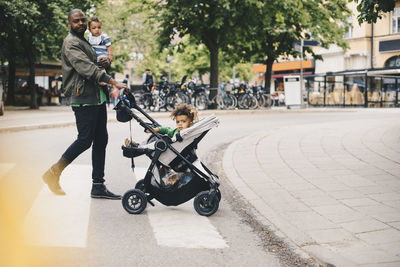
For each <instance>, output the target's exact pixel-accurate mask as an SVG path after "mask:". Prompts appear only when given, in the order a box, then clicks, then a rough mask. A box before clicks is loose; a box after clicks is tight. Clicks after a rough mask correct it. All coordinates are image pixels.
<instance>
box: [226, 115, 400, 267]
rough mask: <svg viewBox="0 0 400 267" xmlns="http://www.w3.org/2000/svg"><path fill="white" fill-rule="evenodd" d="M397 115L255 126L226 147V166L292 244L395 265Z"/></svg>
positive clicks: (399, 221)
mask: <svg viewBox="0 0 400 267" xmlns="http://www.w3.org/2000/svg"><path fill="white" fill-rule="evenodd" d="M399 122H400V121H399V119H397V121H395V119H391V120H383V121H378V120H371V122H370V123H368V124H367V125H366V124H365V122H364V123H360V122H358V123H357V121H351V122H335V123H332V122H328V123H325V124H317V125H313V124H308V125H302V126H287V127H285V128H281V129H278V130H274V131H269V132H267V131H265V132H257V133H254V134H253V135H251V136H248V137H245V138H242V139H240V140H237V141H235V142H233V143H232V144H231V145H230V146H229V147H228V148H227V150H226V151H225V154H224V158H223V169H224V171H225V173H226V175H227V177H229V180H230V182H231V183H232V184H233V186H234V187H235V188H236V189H237V190H238V191H239V192H240V193H241V194H242V195H243V196H244V197H245V199H247V200H248V201H249V203H250V204H251V205H253V206H254V207H255V208H256V210H257V211H258V212H259V214H258V215H259V217H260V218H261V219H262V220H263V223H264V224H266V225H268V226H269V228H270V229H272V230H274V231H275V232H276V233H277V234H278V235H279V236H281V237H283V238H284V239H285V240H286V241H287V242H288V243H289V244H291V245H292V247H293V248H294V249H295V250H297V251H299V250H300V252H302V253H304V252H306V253H308V254H310V255H312V256H314V257H316V258H318V259H319V260H321V261H323V262H325V263H330V264H334V265H336V266H400V142H399V132H400V123H399Z"/></svg>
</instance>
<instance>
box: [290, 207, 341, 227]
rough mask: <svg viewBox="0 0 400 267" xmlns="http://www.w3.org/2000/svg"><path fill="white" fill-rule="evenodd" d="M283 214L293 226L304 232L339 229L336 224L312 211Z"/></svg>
mask: <svg viewBox="0 0 400 267" xmlns="http://www.w3.org/2000/svg"><path fill="white" fill-rule="evenodd" d="M283 214H284V217H285V218H287V219H288V220H289V221H290V222H291V223H292V224H294V225H296V227H298V228H300V229H302V230H304V231H307V230H317V229H329V228H337V227H336V225H335V224H333V223H332V222H330V221H329V220H327V219H325V218H324V217H323V216H321V215H319V214H318V213H316V212H315V211H312V210H309V211H299V212H284V213H283Z"/></svg>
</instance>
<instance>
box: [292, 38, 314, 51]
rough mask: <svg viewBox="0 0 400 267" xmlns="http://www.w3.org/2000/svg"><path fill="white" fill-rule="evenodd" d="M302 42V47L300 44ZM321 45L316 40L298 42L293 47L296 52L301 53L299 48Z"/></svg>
mask: <svg viewBox="0 0 400 267" xmlns="http://www.w3.org/2000/svg"><path fill="white" fill-rule="evenodd" d="M302 41H303V45H302V44H301V42H302ZM320 45H321V43H320V42H319V41H317V40H300V41H296V42H294V43H293V47H294V49H295V50H296V51H299V52H301V51H300V50H301V46H320Z"/></svg>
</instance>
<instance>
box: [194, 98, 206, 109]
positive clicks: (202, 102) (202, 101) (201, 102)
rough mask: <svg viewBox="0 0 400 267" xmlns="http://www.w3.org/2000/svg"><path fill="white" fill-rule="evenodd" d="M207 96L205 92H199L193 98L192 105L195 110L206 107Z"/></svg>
mask: <svg viewBox="0 0 400 267" xmlns="http://www.w3.org/2000/svg"><path fill="white" fill-rule="evenodd" d="M207 102H208V101H207V96H206V95H205V94H199V95H198V96H196V98H195V102H194V105H195V107H196V108H197V110H205V109H206V108H207Z"/></svg>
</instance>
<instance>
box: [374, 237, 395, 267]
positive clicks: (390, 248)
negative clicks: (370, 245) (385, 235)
mask: <svg viewBox="0 0 400 267" xmlns="http://www.w3.org/2000/svg"><path fill="white" fill-rule="evenodd" d="M374 247H375V248H376V249H380V250H383V251H387V252H390V253H392V254H393V255H396V256H400V249H399V248H400V242H393V243H382V244H375V245H374ZM399 266H400V265H399Z"/></svg>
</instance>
